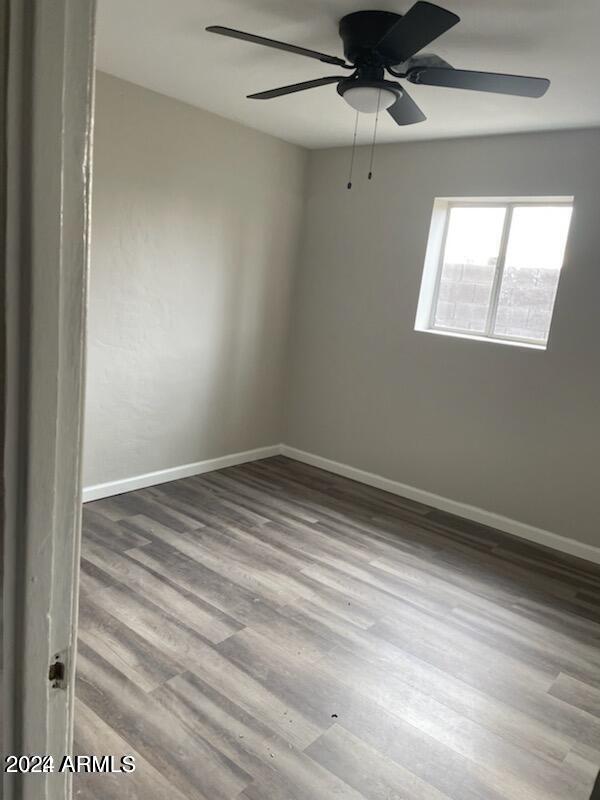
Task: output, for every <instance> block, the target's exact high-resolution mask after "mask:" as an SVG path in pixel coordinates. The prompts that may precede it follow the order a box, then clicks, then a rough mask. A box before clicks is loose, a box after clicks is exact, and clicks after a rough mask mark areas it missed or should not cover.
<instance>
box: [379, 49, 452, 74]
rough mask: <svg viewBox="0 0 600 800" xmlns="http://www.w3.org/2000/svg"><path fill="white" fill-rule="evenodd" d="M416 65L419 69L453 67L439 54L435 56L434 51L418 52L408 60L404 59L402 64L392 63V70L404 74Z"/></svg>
mask: <svg viewBox="0 0 600 800" xmlns="http://www.w3.org/2000/svg"><path fill="white" fill-rule="evenodd" d="M417 67H420V68H421V69H424V68H425V67H445V68H446V69H454V67H453V66H452V64H449V63H448V62H447V61H446V60H445V59H443V58H440V56H436V55H435V53H420V54H419V55H418V56H412V58H409V59H408V61H404V62H403V63H402V64H394V70H395V71H396V72H404V73H405V74H406V73H407V72H410V70H411V69H416V68H417Z"/></svg>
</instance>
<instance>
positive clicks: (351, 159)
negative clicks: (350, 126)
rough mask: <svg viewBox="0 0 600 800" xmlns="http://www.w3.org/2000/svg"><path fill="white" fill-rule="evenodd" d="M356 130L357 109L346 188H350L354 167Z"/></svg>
mask: <svg viewBox="0 0 600 800" xmlns="http://www.w3.org/2000/svg"><path fill="white" fill-rule="evenodd" d="M357 131H358V111H357V112H356V121H355V123H354V139H353V140H352V156H351V157H350V174H349V175H348V189H351V188H352V171H353V169H354V154H355V153H356V133H357Z"/></svg>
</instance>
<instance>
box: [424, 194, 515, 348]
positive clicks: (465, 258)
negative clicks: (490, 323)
mask: <svg viewBox="0 0 600 800" xmlns="http://www.w3.org/2000/svg"><path fill="white" fill-rule="evenodd" d="M505 214H506V208H505V207H504V206H494V207H490V206H480V207H478V208H461V207H457V208H452V209H451V211H450V219H449V221H448V233H447V236H446V246H445V248H444V259H443V264H442V274H441V276H440V285H439V292H438V297H437V303H436V308H435V315H434V321H433V324H434V327H436V326H437V327H443V328H451V329H454V330H462V331H473V332H476V333H483V332H484V331H485V324H486V320H487V315H488V310H489V303H490V294H491V289H492V283H493V281H494V272H495V270H496V263H497V261H498V253H499V250H500V240H501V238H502V228H503V226H504V217H505Z"/></svg>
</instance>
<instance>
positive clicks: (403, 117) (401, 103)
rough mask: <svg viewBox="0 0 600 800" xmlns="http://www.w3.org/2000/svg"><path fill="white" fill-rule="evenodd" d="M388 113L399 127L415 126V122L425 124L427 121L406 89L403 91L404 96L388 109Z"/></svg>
mask: <svg viewBox="0 0 600 800" xmlns="http://www.w3.org/2000/svg"><path fill="white" fill-rule="evenodd" d="M388 113H389V114H390V116H391V117H392V119H393V120H395V122H397V123H398V125H413V124H414V123H415V122H423V121H424V120H426V119H427V117H426V116H425V114H424V113H423V112H422V111H421V109H420V108H419V106H418V105H417V104H416V103H415V101H414V100H413V99H412V97H411V96H410V95H409V94H408V92H407V91H406V90H405V89H402V95H401V96H400V97H399V98H398V99H397V100H396V102H395V103H394V105H393V106H390V107H389V108H388Z"/></svg>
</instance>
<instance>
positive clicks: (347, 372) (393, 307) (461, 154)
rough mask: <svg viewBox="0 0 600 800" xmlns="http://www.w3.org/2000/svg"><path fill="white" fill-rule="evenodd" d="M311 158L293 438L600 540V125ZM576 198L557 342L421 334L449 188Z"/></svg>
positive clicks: (289, 437)
mask: <svg viewBox="0 0 600 800" xmlns="http://www.w3.org/2000/svg"><path fill="white" fill-rule="evenodd" d="M349 158H350V154H349V151H348V150H347V149H336V150H327V151H320V152H313V153H311V155H310V162H309V170H308V186H307V207H306V210H305V215H306V216H305V230H304V236H303V248H302V255H301V259H300V264H299V275H298V279H297V280H298V282H297V291H296V295H295V314H294V323H293V331H292V338H291V351H290V352H291V367H290V381H289V396H288V408H289V419H288V428H287V434H286V436H285V441H286V443H287V444H290V445H292V446H294V447H297V448H300V449H303V450H307V451H309V452H311V453H316V454H318V455H321V456H324V457H327V458H331V459H334V460H337V461H341V462H345V463H347V464H350V465H352V466H354V467H358V468H361V469H364V470H368V471H371V472H375V473H379V474H380V475H383V476H385V477H388V478H391V479H393V480H397V481H400V482H403V483H406V484H409V485H412V486H414V487H417V488H419V489H424V490H427V491H430V492H435V493H437V494H440V495H443V496H445V497H448V498H451V499H453V500H458V501H461V502H466V503H470V504H472V505H475V506H478V507H480V508H483V509H485V510H488V511H493V512H496V513H499V514H503V515H505V516H507V517H510V518H513V519H516V520H519V521H520V522H525V523H529V524H531V525H535V526H539V527H541V528H545V529H547V530H550V531H552V532H554V533H559V534H562V535H564V536H568V537H572V538H575V539H580V540H582V541H585V542H588V543H592V544H596V545H599V544H600V511H599V508H600V504H599V500H598V482H599V477H600V470H599V463H600V331H599V324H600V315H599V310H598V309H599V305H600V263H599V260H600V259H599V254H600V224H599V217H598V199H599V197H600V132H598V131H583V132H570V133H556V134H533V135H523V136H505V137H493V138H480V139H468V140H465V139H463V140H454V141H435V142H430V143H415V144H402V145H388V146H385V147H380V148H378V150H377V154H376V165H375V176H374V180H373V181H372V182H367V181H366V173H367V169H368V167H367V162H368V149H367V148H361V149H360V150H359V152H358V156H357V162H356V165H355V181H354V188H353V189H352V191H347V189H346V187H345V182H346V175H347V169H348V163H349ZM571 194H572V195H574V196H575V212H574V217H573V222H572V226H571V236H570V243H569V247H568V252H567V263H566V266H565V267H564V270H563V274H562V278H561V282H560V286H559V290H558V297H557V301H556V306H555V313H554V322H553V325H552V329H551V333H550V342H549V346H548V350H547V351H545V352H544V351H538V350H529V349H524V348H520V347H511V346H507V345H502V344H493V343H487V342H477V341H469V340H464V339H457V338H450V337H443V336H436V335H432V334H428V333H421V332H415V331H414V330H413V328H414V320H415V311H416V307H417V300H418V294H419V287H420V280H421V273H422V269H423V260H424V254H425V245H426V241H427V235H428V229H429V222H430V218H431V211H432V205H433V200H434V198H435V197H436V196H466V195H471V196H490V195H496V196H500V195H507V196H524V195H571Z"/></svg>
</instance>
